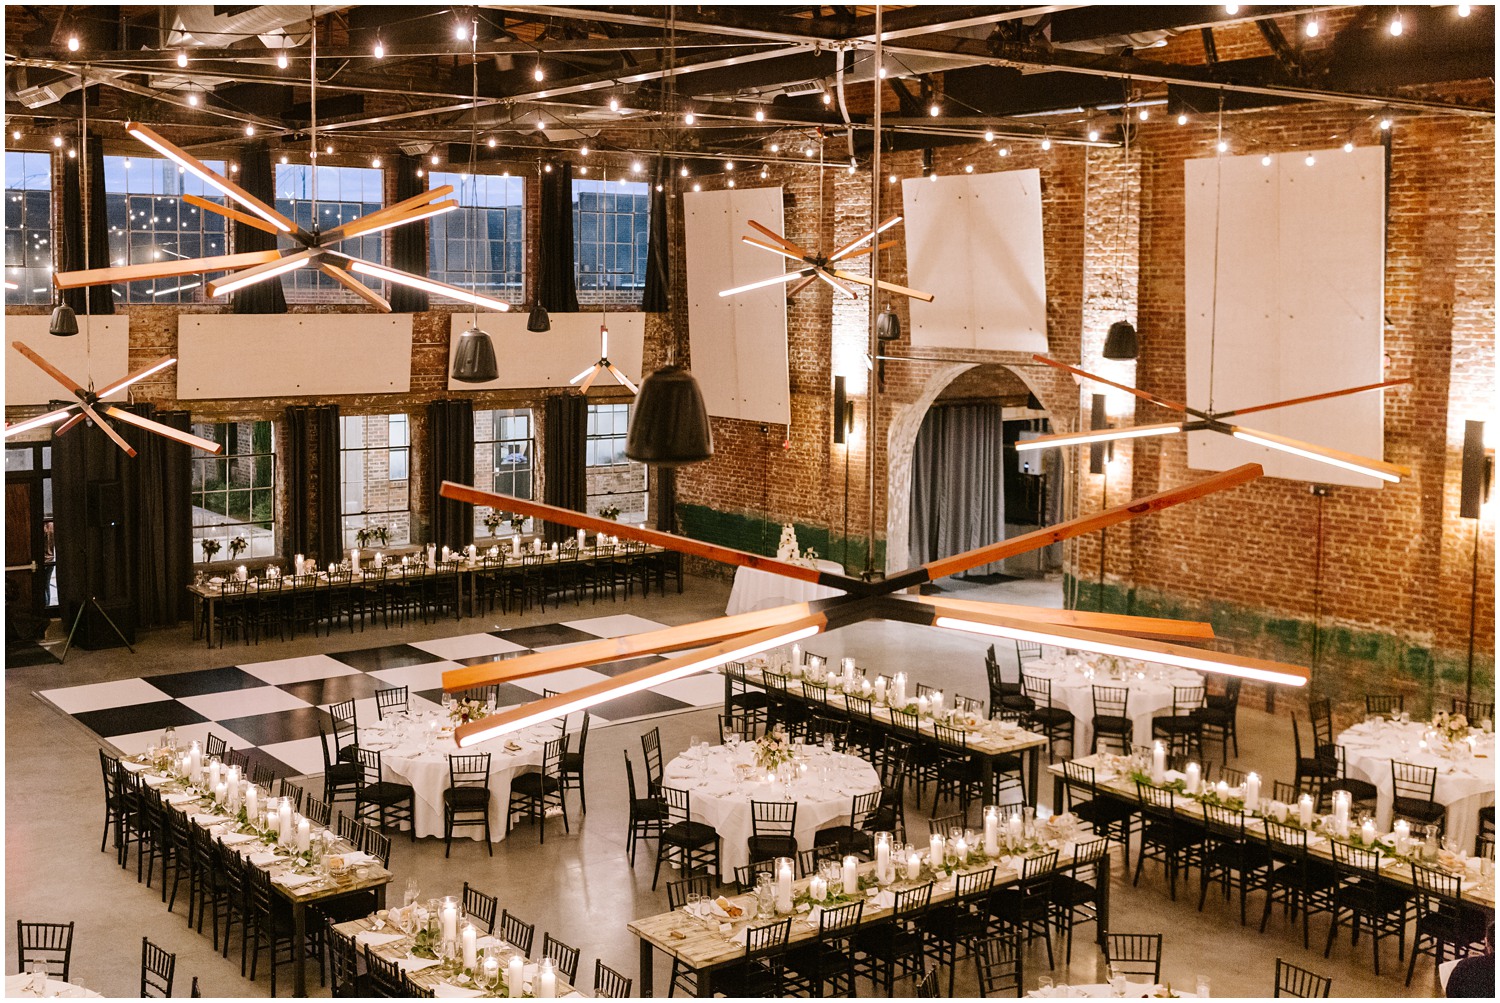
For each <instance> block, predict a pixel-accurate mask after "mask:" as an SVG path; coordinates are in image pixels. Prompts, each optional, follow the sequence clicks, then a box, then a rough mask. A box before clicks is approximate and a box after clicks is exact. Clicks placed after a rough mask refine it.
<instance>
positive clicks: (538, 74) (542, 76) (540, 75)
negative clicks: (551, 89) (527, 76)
mask: <svg viewBox="0 0 1500 1003" xmlns="http://www.w3.org/2000/svg"><path fill="white" fill-rule="evenodd" d="M531 78H532V79H533V80H536V81H538V82H541V81H543V80H546V79H547V73H546V71H545V70H543V69H542V64H541V63H537V64H536V69H534V70H532V71H531Z"/></svg>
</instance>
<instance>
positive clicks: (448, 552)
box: [443, 543, 453, 561]
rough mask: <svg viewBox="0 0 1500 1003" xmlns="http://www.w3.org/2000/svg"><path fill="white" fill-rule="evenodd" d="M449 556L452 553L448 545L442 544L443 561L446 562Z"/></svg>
mask: <svg viewBox="0 0 1500 1003" xmlns="http://www.w3.org/2000/svg"><path fill="white" fill-rule="evenodd" d="M451 556H453V552H452V551H451V550H449V549H448V545H447V544H446V543H445V544H443V560H444V561H447V560H448V558H449V557H451Z"/></svg>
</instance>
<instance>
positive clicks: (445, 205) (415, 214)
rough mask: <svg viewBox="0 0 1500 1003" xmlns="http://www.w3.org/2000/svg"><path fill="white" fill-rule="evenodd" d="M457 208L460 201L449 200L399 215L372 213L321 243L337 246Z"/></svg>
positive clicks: (327, 237) (324, 235) (331, 231)
mask: <svg viewBox="0 0 1500 1003" xmlns="http://www.w3.org/2000/svg"><path fill="white" fill-rule="evenodd" d="M457 208H458V201H457V200H456V199H449V200H448V201H446V202H434V203H433V204H432V205H424V206H416V207H413V208H410V209H404V210H402V211H401V212H398V213H392V212H391V211H389V210H386V209H382V210H380V211H379V212H372V213H370V215H368V216H361V217H360V218H359V219H352V220H350V221H349V222H347V223H345V224H343V225H342V226H339V227H336V228H335V229H333V230H329V231H328V232H327V233H325V234H323V235H322V237H321V238H320V240H319V242H320V243H321V244H323V245H325V246H326V245H329V244H336V243H338V242H339V241H341V240H348V239H350V238H351V237H358V236H361V235H365V236H368V235H371V234H376V233H380V232H381V231H383V230H390V229H392V228H394V227H398V226H402V225H404V224H406V223H415V222H417V221H418V220H423V219H427V218H429V217H431V216H439V215H441V214H443V213H445V212H452V211H453V210H455V209H457Z"/></svg>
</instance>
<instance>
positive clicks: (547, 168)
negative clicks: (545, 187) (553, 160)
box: [542, 164, 552, 174]
mask: <svg viewBox="0 0 1500 1003" xmlns="http://www.w3.org/2000/svg"><path fill="white" fill-rule="evenodd" d="M542 170H544V171H546V172H547V173H548V174H551V173H552V165H551V164H545V165H543V167H542Z"/></svg>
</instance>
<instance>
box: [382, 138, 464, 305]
mask: <svg viewBox="0 0 1500 1003" xmlns="http://www.w3.org/2000/svg"><path fill="white" fill-rule="evenodd" d="M419 166H421V158H419V157H410V156H407V155H406V154H404V153H403V154H401V155H399V156H398V157H397V158H396V201H397V202H402V201H405V200H406V199H409V198H412V197H414V196H417V195H420V194H422V193H423V192H424V191H426V190H427V178H426V176H425V175H424V176H423V177H418V176H417V168H418V167H419ZM449 197H450V198H451V197H452V196H449ZM429 223H430V221H429V220H425V219H424V220H422V221H421V222H420V223H418V224H417V225H416V226H412V225H411V224H410V223H407V224H406V225H405V226H398V227H396V228H395V229H393V230H391V231H390V234H391V261H390V264H391V267H392V268H399V269H401V270H402V271H404V272H411V273H412V274H413V275H426V274H427V243H428V233H427V227H428V225H429ZM390 288H391V310H392V311H393V312H395V313H421V312H422V311H423V310H426V309H427V293H426V292H425V291H423V290H421V289H413V288H412V287H411V286H404V285H398V284H397V283H394V282H392V283H391V285H390Z"/></svg>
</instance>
